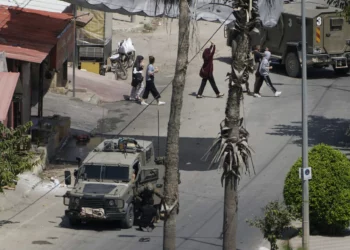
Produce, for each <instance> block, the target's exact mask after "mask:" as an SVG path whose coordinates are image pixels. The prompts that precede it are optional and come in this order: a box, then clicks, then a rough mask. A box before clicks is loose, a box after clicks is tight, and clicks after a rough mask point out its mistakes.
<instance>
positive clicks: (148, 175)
mask: <svg viewBox="0 0 350 250" xmlns="http://www.w3.org/2000/svg"><path fill="white" fill-rule="evenodd" d="M164 172H165V169H163V168H160V167H159V165H154V166H147V167H146V168H142V169H141V171H140V173H139V175H138V178H137V182H138V184H139V185H145V184H147V183H152V184H153V185H154V187H155V188H156V190H157V192H159V193H160V194H163V193H164V178H163V177H164ZM153 198H154V204H155V205H158V204H160V201H161V199H160V198H159V197H158V196H157V195H155V196H154V197H153Z"/></svg>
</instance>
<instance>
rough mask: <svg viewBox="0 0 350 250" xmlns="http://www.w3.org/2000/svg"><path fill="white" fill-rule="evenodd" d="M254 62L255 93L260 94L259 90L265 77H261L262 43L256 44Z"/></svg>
mask: <svg viewBox="0 0 350 250" xmlns="http://www.w3.org/2000/svg"><path fill="white" fill-rule="evenodd" d="M253 55H254V62H255V83H254V95H255V94H258V95H260V93H259V91H260V88H261V85H262V83H263V81H264V79H263V78H262V77H261V75H260V72H259V68H260V63H261V60H262V59H263V54H262V53H261V52H260V45H256V46H255V47H254V50H253Z"/></svg>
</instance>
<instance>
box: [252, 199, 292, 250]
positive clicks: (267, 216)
mask: <svg viewBox="0 0 350 250" xmlns="http://www.w3.org/2000/svg"><path fill="white" fill-rule="evenodd" d="M263 211H264V217H263V218H257V217H255V218H254V220H247V223H248V224H249V225H250V226H252V227H257V228H259V229H260V231H261V232H262V233H263V235H264V238H265V239H267V240H268V241H269V242H270V245H271V250H277V249H278V246H277V239H278V238H280V237H281V236H282V233H283V231H284V230H285V229H286V228H287V227H289V226H290V224H291V222H292V220H293V219H294V217H293V215H292V214H291V213H290V212H289V211H288V209H287V207H286V206H285V205H284V204H283V203H280V202H279V201H272V202H270V203H268V204H267V205H266V206H265V207H264V208H263Z"/></svg>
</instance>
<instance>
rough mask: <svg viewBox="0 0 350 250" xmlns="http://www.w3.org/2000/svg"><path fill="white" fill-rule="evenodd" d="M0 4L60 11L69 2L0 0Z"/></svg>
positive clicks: (58, 0) (55, 0)
mask: <svg viewBox="0 0 350 250" xmlns="http://www.w3.org/2000/svg"><path fill="white" fill-rule="evenodd" d="M0 5H6V6H13V7H20V8H26V9H32V10H43V11H50V12H56V13H62V12H63V11H65V9H66V8H67V7H69V6H70V5H71V4H70V3H67V2H63V1H60V0H0Z"/></svg>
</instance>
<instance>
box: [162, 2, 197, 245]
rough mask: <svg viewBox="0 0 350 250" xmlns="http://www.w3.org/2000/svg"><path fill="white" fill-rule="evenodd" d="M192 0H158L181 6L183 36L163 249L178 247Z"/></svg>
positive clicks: (172, 112)
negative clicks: (182, 127) (181, 147)
mask: <svg viewBox="0 0 350 250" xmlns="http://www.w3.org/2000/svg"><path fill="white" fill-rule="evenodd" d="M190 1H191V0H156V2H157V3H158V2H163V3H164V5H165V8H166V9H168V7H169V8H170V7H173V6H177V4H178V6H179V10H180V13H179V38H178V50H177V60H176V67H175V75H174V79H173V82H172V96H171V107H170V117H169V122H168V133H167V143H166V159H165V167H166V170H165V180H164V196H165V199H164V202H165V204H166V207H169V209H167V211H166V215H165V220H164V233H163V249H164V250H175V249H176V215H177V211H178V208H179V203H178V201H179V191H178V185H179V175H178V173H179V168H178V166H179V132H180V118H181V109H182V102H183V91H184V88H185V82H186V73H187V65H188V51H189V46H190V44H189V38H190V10H189V5H190V4H191V3H190Z"/></svg>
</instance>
